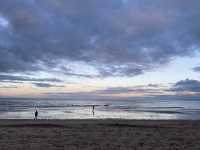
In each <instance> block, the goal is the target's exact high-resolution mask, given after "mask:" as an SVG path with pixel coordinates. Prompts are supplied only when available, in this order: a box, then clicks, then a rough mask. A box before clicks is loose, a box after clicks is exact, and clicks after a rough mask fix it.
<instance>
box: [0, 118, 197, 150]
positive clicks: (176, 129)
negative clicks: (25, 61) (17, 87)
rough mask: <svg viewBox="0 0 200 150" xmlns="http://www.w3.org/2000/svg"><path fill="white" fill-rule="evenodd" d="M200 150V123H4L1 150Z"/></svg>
mask: <svg viewBox="0 0 200 150" xmlns="http://www.w3.org/2000/svg"><path fill="white" fill-rule="evenodd" d="M64 149H66V150H120V149H121V150H122V149H124V150H126V149H127V150H200V121H144V120H137V121H136V120H0V150H64Z"/></svg>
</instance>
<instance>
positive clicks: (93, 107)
mask: <svg viewBox="0 0 200 150" xmlns="http://www.w3.org/2000/svg"><path fill="white" fill-rule="evenodd" d="M92 114H93V116H94V105H93V106H92Z"/></svg>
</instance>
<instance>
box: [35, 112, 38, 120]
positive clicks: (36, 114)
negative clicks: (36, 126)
mask: <svg viewBox="0 0 200 150" xmlns="http://www.w3.org/2000/svg"><path fill="white" fill-rule="evenodd" d="M37 117H38V111H37V110H36V111H35V120H37Z"/></svg>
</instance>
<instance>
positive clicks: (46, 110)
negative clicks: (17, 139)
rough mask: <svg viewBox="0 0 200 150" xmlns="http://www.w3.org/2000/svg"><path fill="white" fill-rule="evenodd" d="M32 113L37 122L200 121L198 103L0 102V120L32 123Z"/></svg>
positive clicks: (100, 101) (102, 101)
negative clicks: (110, 120)
mask: <svg viewBox="0 0 200 150" xmlns="http://www.w3.org/2000/svg"><path fill="white" fill-rule="evenodd" d="M92 105H95V113H94V115H93V113H92ZM36 109H37V110H38V112H39V117H38V118H39V119H92V118H96V119H106V118H120V119H148V120H149V119H150V120H155V119H162V120H163V119H164V120H165V119H176V120H179V119H181V120H182V119H184V120H198V119H200V101H198V100H187V101H186V100H152V99H151V100H148V99H146V100H134V99H133V100H64V99H62V100H57V99H49V100H48V99H8V98H6V99H5V98H4V99H0V119H33V118H34V112H35V110H36Z"/></svg>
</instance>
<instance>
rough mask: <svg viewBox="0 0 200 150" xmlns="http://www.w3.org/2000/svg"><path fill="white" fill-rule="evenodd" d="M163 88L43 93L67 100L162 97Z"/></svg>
mask: <svg viewBox="0 0 200 150" xmlns="http://www.w3.org/2000/svg"><path fill="white" fill-rule="evenodd" d="M164 92H165V88H163V87H162V86H159V85H157V86H156V87H155V86H154V87H152V86H149V85H144V86H134V87H109V88H105V89H99V90H93V91H89V92H83V91H79V92H47V93H43V94H44V95H46V96H49V97H52V96H54V97H68V98H83V97H84V98H102V97H107V98H109V97H113V96H117V95H120V94H123V95H127V96H126V97H134V95H135V96H136V95H138V94H139V95H143V97H145V96H158V95H164V94H165V93H164Z"/></svg>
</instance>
